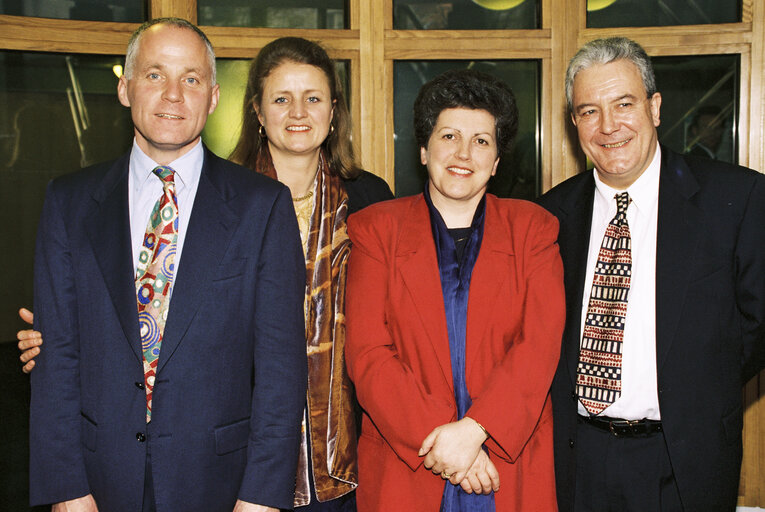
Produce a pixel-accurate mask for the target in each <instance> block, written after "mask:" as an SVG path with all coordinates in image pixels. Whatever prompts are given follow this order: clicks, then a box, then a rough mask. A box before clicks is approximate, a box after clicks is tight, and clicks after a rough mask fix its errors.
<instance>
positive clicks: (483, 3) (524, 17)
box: [393, 0, 540, 30]
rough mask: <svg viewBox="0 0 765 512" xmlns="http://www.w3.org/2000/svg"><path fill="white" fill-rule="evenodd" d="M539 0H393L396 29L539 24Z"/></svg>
mask: <svg viewBox="0 0 765 512" xmlns="http://www.w3.org/2000/svg"><path fill="white" fill-rule="evenodd" d="M539 3H540V2H539V0H452V1H446V2H439V1H436V0H393V28H394V29H396V30H501V29H533V28H539Z"/></svg>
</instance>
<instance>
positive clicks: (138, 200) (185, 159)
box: [128, 140, 204, 275]
mask: <svg viewBox="0 0 765 512" xmlns="http://www.w3.org/2000/svg"><path fill="white" fill-rule="evenodd" d="M203 162H204V150H203V147H202V141H201V140H200V141H199V142H198V143H197V145H196V146H194V147H193V148H192V149H191V150H190V151H188V152H187V153H186V154H184V155H183V156H182V157H180V158H178V159H177V160H173V161H172V162H170V164H169V165H168V166H167V167H170V168H171V169H173V170H174V171H175V177H174V178H173V179H174V180H175V197H176V200H177V201H178V241H177V242H176V252H175V259H174V264H175V268H176V269H178V268H179V265H180V261H181V252H182V251H183V241H184V240H185V238H186V228H187V227H188V225H189V218H190V217H191V209H192V208H191V207H192V206H193V204H194V198H195V197H196V195H197V186H198V185H199V177H200V176H201V174H202V163H203ZM158 165H159V164H158V163H157V162H155V161H154V160H152V159H151V158H149V157H148V156H147V155H146V153H144V152H143V151H142V150H141V148H139V147H138V144H137V143H136V141H135V140H133V149H132V151H131V152H130V172H129V175H128V204H129V208H130V241H131V245H130V246H131V247H132V249H133V275H135V273H136V272H137V270H138V255H139V254H140V253H141V246H142V245H143V238H144V235H145V234H146V226H147V225H148V224H149V217H151V212H152V210H153V209H154V205H155V204H156V202H157V199H159V198H160V197H161V196H162V193H163V192H162V180H160V179H159V178H158V177H157V176H156V175H155V174H154V173H153V172H152V171H153V170H154V168H155V167H157V166H158Z"/></svg>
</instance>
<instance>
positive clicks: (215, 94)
mask: <svg viewBox="0 0 765 512" xmlns="http://www.w3.org/2000/svg"><path fill="white" fill-rule="evenodd" d="M219 99H220V84H215V85H214V86H213V90H212V95H211V97H210V109H209V110H208V111H207V115H210V114H212V113H213V112H215V109H216V108H217V107H218V100H219Z"/></svg>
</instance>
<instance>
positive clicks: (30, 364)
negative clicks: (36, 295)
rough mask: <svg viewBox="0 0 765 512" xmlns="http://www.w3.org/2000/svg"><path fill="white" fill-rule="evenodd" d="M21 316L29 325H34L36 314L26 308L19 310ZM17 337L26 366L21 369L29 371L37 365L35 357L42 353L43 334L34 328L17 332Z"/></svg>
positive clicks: (25, 371) (20, 357)
mask: <svg viewBox="0 0 765 512" xmlns="http://www.w3.org/2000/svg"><path fill="white" fill-rule="evenodd" d="M19 316H20V317H21V319H22V320H24V321H25V322H26V323H28V324H29V325H32V321H33V320H34V315H32V312H31V311H29V310H28V309H26V308H21V309H20V310H19ZM16 339H17V340H19V343H18V347H19V350H21V352H22V354H21V356H19V359H21V362H22V363H24V366H23V367H22V368H21V370H22V371H23V372H24V373H29V372H31V371H32V368H34V367H35V361H34V358H35V357H37V355H38V354H39V353H40V348H39V347H40V345H42V335H41V334H40V333H39V332H37V331H34V330H32V329H25V330H23V331H19V332H17V333H16Z"/></svg>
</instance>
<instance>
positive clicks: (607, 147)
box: [600, 139, 632, 149]
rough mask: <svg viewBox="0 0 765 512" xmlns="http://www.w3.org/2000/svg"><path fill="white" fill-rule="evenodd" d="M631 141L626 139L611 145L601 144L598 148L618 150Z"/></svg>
mask: <svg viewBox="0 0 765 512" xmlns="http://www.w3.org/2000/svg"><path fill="white" fill-rule="evenodd" d="M631 140H632V139H627V140H623V141H621V142H614V143H612V144H601V145H600V146H601V147H604V148H606V149H614V148H620V147H622V146H624V145H625V144H627V143H628V142H629V141H631Z"/></svg>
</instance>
